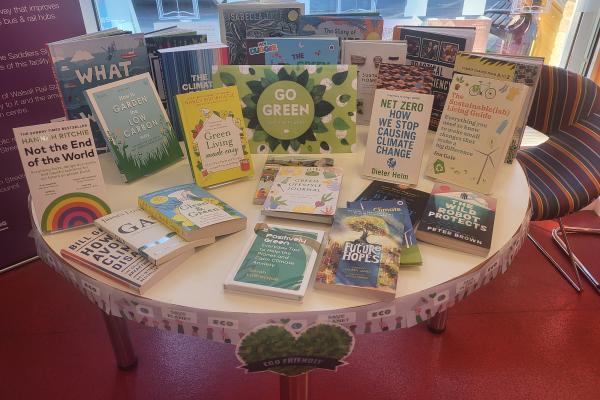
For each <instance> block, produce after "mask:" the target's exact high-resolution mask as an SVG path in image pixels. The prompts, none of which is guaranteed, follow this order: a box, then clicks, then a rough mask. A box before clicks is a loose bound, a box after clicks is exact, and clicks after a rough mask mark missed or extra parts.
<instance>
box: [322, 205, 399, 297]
mask: <svg viewBox="0 0 600 400" xmlns="http://www.w3.org/2000/svg"><path fill="white" fill-rule="evenodd" d="M403 233H404V232H403V229H402V226H401V225H399V224H397V223H396V222H395V221H394V219H393V218H392V216H391V215H389V214H387V213H381V212H378V211H373V210H360V209H349V208H339V209H338V210H337V211H336V213H335V218H334V221H333V227H332V228H331V232H330V233H329V239H328V242H327V246H326V247H325V250H324V251H323V256H322V257H321V263H320V266H319V269H318V270H317V274H316V280H315V287H316V288H322V289H331V290H339V291H345V292H347V293H361V292H362V293H364V294H377V295H379V296H386V297H392V298H393V297H395V294H396V285H397V282H398V273H399V270H400V259H401V253H402V244H401V241H402V236H403Z"/></svg>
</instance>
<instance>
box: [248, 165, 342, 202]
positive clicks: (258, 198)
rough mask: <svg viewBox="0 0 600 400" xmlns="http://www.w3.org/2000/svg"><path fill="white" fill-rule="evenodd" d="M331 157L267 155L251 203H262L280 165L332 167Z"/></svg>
mask: <svg viewBox="0 0 600 400" xmlns="http://www.w3.org/2000/svg"><path fill="white" fill-rule="evenodd" d="M333 163H334V161H333V158H329V157H323V158H306V157H274V156H269V157H268V158H267V161H266V162H265V166H264V167H263V170H262V173H261V175H260V178H258V185H257V187H256V192H255V194H254V199H253V200H252V203H254V204H259V205H263V204H265V200H266V199H267V195H268V194H269V191H270V190H271V185H272V184H273V181H274V180H275V176H277V172H279V168H281V166H294V165H296V166H300V167H333Z"/></svg>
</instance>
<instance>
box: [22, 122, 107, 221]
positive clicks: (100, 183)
mask: <svg viewBox="0 0 600 400" xmlns="http://www.w3.org/2000/svg"><path fill="white" fill-rule="evenodd" d="M13 132H14V135H15V143H16V145H17V148H18V150H19V155H20V157H21V163H22V164H23V170H24V171H25V176H26V178H27V185H28V186H29V192H30V193H31V200H32V204H33V212H34V215H35V219H36V221H37V223H38V224H39V226H40V229H41V230H42V232H56V231H61V230H64V229H69V228H74V227H77V226H81V225H87V224H92V223H93V222H94V220H95V219H96V218H99V217H102V216H104V215H106V214H109V213H110V207H109V206H108V204H107V203H106V190H105V187H104V180H103V179H102V170H101V169H100V162H99V161H98V155H97V153H96V146H94V140H93V138H92V132H91V130H90V123H89V120H88V119H87V118H85V119H78V120H72V121H61V122H52V123H49V124H41V125H33V126H24V127H19V128H14V129H13Z"/></svg>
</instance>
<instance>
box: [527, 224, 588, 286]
mask: <svg viewBox="0 0 600 400" xmlns="http://www.w3.org/2000/svg"><path fill="white" fill-rule="evenodd" d="M527 237H528V238H529V240H531V242H532V243H533V244H534V245H535V247H536V248H537V249H538V250H539V251H540V253H542V254H543V255H544V257H546V259H547V260H548V261H550V263H551V264H552V265H553V266H554V268H556V270H557V271H558V272H559V273H560V275H561V276H562V277H563V278H564V279H565V280H566V281H567V282H569V284H570V285H571V286H573V288H574V289H575V291H576V292H577V293H580V292H581V286H578V285H577V284H576V283H575V282H574V281H573V279H571V277H570V276H569V274H567V273H566V272H565V270H564V269H562V268H561V266H560V265H559V264H558V263H557V262H556V261H555V260H554V258H552V256H551V255H550V254H548V252H547V251H546V249H544V248H543V247H542V245H541V244H539V243H538V241H537V240H535V239H534V238H533V236H531V234H529V233H528V234H527Z"/></svg>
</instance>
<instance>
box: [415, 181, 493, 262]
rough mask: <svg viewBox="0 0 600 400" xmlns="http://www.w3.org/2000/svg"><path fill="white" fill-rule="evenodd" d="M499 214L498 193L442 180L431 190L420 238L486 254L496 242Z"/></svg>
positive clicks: (419, 234) (422, 220)
mask: <svg viewBox="0 0 600 400" xmlns="http://www.w3.org/2000/svg"><path fill="white" fill-rule="evenodd" d="M495 218H496V199H495V198H494V197H491V196H484V195H481V194H479V193H474V192H471V191H468V190H466V189H463V188H460V187H458V186H453V185H448V184H445V183H438V184H436V185H435V186H434V188H433V190H432V191H431V197H430V198H429V202H428V203H427V207H426V208H425V212H424V213H423V218H422V219H421V224H420V225H419V228H418V230H417V239H419V240H422V241H424V242H427V243H431V244H435V245H438V246H442V247H447V248H449V249H454V250H459V251H463V252H465V253H471V254H475V255H479V256H482V257H484V256H486V255H487V254H488V253H489V251H490V247H491V245H492V235H493V231H494V220H495Z"/></svg>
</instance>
